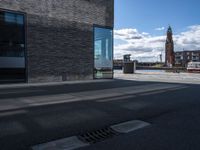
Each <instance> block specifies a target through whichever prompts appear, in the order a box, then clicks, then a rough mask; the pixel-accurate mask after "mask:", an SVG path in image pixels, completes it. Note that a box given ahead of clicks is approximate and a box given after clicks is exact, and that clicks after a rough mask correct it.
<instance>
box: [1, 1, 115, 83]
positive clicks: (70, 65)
mask: <svg viewBox="0 0 200 150" xmlns="http://www.w3.org/2000/svg"><path fill="white" fill-rule="evenodd" d="M0 9H7V10H13V11H19V12H23V13H25V14H26V22H27V29H26V39H27V40H26V44H27V48H26V52H27V59H26V60H27V77H28V82H49V81H65V80H79V79H92V78H93V67H94V56H93V55H94V52H93V25H94V24H95V25H99V26H107V27H113V24H114V0H1V1H0Z"/></svg>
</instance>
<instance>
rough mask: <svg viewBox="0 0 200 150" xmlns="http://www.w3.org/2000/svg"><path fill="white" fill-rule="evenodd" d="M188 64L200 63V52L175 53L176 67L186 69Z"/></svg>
mask: <svg viewBox="0 0 200 150" xmlns="http://www.w3.org/2000/svg"><path fill="white" fill-rule="evenodd" d="M188 62H200V50H185V51H179V52H175V65H176V66H182V67H186V66H187V64H188Z"/></svg>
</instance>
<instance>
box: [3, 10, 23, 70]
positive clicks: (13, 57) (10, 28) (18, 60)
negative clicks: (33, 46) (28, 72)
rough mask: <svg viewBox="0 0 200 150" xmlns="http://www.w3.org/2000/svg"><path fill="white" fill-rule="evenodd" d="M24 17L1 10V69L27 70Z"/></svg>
mask: <svg viewBox="0 0 200 150" xmlns="http://www.w3.org/2000/svg"><path fill="white" fill-rule="evenodd" d="M24 55H25V26H24V15H23V14H20V13H14V12H6V11H1V10H0V68H25V58H24V57H25V56H24Z"/></svg>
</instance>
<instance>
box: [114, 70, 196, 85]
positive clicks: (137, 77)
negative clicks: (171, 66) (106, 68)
mask: <svg viewBox="0 0 200 150" xmlns="http://www.w3.org/2000/svg"><path fill="white" fill-rule="evenodd" d="M114 77H115V79H123V80H132V81H146V82H148V81H153V82H166V83H183V84H200V73H168V72H163V71H161V72H159V71H155V72H154V71H152V72H151V71H149V72H145V71H142V70H137V71H136V73H135V74H123V73H122V71H121V70H116V71H115V74H114Z"/></svg>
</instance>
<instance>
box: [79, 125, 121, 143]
mask: <svg viewBox="0 0 200 150" xmlns="http://www.w3.org/2000/svg"><path fill="white" fill-rule="evenodd" d="M118 134H119V133H118V132H116V131H114V130H113V129H112V128H110V127H107V128H104V129H100V130H96V131H93V132H87V133H85V134H82V135H79V136H78V138H79V139H80V140H81V141H83V142H86V143H90V144H94V143H97V142H101V141H104V140H105V139H108V138H112V137H113V136H116V135H118Z"/></svg>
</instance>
